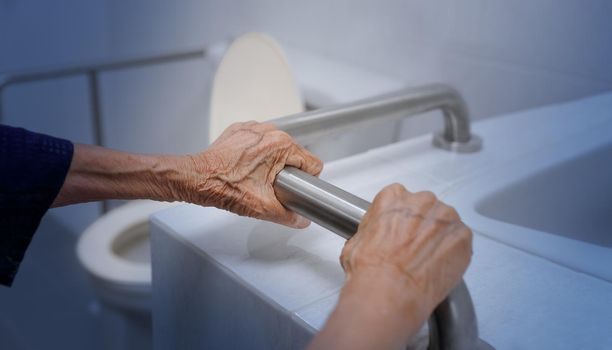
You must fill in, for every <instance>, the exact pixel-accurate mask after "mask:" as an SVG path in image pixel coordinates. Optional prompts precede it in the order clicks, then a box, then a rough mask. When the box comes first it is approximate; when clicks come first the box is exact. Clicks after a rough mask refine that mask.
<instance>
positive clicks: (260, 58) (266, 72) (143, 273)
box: [77, 33, 303, 349]
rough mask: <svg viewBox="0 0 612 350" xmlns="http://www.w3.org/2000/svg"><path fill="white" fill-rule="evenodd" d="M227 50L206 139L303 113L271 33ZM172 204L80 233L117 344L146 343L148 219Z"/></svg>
mask: <svg viewBox="0 0 612 350" xmlns="http://www.w3.org/2000/svg"><path fill="white" fill-rule="evenodd" d="M224 51H225V53H224V56H223V59H222V60H221V61H220V63H218V65H217V73H216V75H215V79H214V82H213V89H212V91H213V92H212V96H211V101H210V107H211V111H210V112H211V113H210V123H211V127H210V139H211V140H214V139H215V138H216V137H217V136H219V134H220V133H221V132H222V131H223V130H224V129H225V128H226V127H227V126H229V125H230V124H232V123H234V122H237V121H245V120H259V121H263V120H267V119H269V118H273V117H279V116H283V115H288V114H293V113H298V112H300V111H303V101H302V98H301V94H300V92H299V90H298V86H297V83H296V82H295V79H294V77H293V75H292V72H291V70H290V68H289V65H288V63H287V61H286V58H285V55H284V53H283V51H282V49H281V48H280V46H279V45H278V44H277V43H276V42H275V41H274V40H273V39H272V38H270V37H268V36H267V35H264V34H259V33H249V34H245V35H243V36H241V37H239V38H237V39H236V40H235V41H234V42H233V43H232V44H231V45H230V46H229V48H227V50H224ZM213 59H214V57H213ZM272 96H273V97H274V98H271V97H272ZM236 101H241V103H236ZM173 205H175V204H174V203H163V202H154V201H142V200H141V201H132V202H129V203H127V204H125V205H122V206H120V207H118V208H116V209H113V210H111V211H109V212H108V213H106V214H105V215H103V216H102V217H100V218H99V219H97V220H96V221H95V222H94V223H93V224H92V225H91V226H89V227H88V228H87V229H86V230H85V231H84V232H83V234H82V235H81V237H80V238H79V242H78V245H77V255H78V258H79V261H80V262H81V264H82V265H83V267H84V268H85V270H86V271H87V273H88V275H89V276H90V279H91V281H92V284H93V286H94V289H95V292H96V294H97V296H98V297H99V299H100V301H101V302H102V303H101V304H102V306H103V307H108V308H109V309H112V310H113V312H114V313H115V314H118V315H120V316H121V317H122V318H123V323H124V324H125V329H124V330H122V331H121V332H122V333H123V337H124V338H126V339H125V341H123V340H120V341H119V343H120V345H119V347H122V348H125V349H146V348H151V334H150V332H151V292H152V287H151V256H150V242H149V217H150V216H151V215H152V214H153V213H155V212H157V211H160V210H163V209H166V208H169V207H171V206H173ZM109 323H111V324H109ZM112 323H113V322H106V325H104V327H106V328H109V329H108V330H106V333H108V334H112V336H117V335H116V333H117V332H115V331H113V330H112V328H113V327H116V325H114V324H112ZM115 344H116V343H115ZM109 347H111V348H117V347H118V346H117V345H112V346H109Z"/></svg>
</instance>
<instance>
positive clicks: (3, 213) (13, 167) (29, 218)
mask: <svg viewBox="0 0 612 350" xmlns="http://www.w3.org/2000/svg"><path fill="white" fill-rule="evenodd" d="M73 152H74V146H73V144H72V143H71V142H70V141H67V140H62V139H58V138H54V137H51V136H46V135H42V134H37V133H33V132H30V131H27V130H24V129H20V128H13V127H9V126H4V125H0V284H4V285H7V286H10V285H11V283H12V282H13V278H14V277H15V273H16V272H17V268H18V267H19V263H20V262H21V260H22V259H23V256H24V254H25V251H26V249H27V248H28V245H29V244H30V241H31V240H32V237H33V236H34V232H35V231H36V229H37V228H38V224H39V223H40V220H41V218H42V217H43V215H44V214H45V213H46V212H47V210H48V209H49V207H50V206H51V204H52V203H53V200H54V199H55V197H56V196H57V194H58V193H59V190H60V189H61V187H62V185H63V184H64V179H65V178H66V174H67V173H68V168H69V167H70V162H71V161H72V154H73Z"/></svg>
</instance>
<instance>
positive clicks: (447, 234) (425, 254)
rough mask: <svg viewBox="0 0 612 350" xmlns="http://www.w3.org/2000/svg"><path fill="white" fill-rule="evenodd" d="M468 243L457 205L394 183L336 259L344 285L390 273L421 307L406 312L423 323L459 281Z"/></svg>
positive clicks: (468, 255)
mask: <svg viewBox="0 0 612 350" xmlns="http://www.w3.org/2000/svg"><path fill="white" fill-rule="evenodd" d="M471 242H472V232H471V230H470V229H469V228H468V227H467V226H466V225H465V224H464V223H463V222H462V221H461V219H460V218H459V215H458V214H457V212H456V211H455V209H453V208H452V207H449V206H448V205H446V204H444V203H442V202H440V201H439V200H438V199H437V198H436V196H435V195H434V194H432V193H431V192H419V193H410V192H408V191H407V190H406V189H405V188H404V187H403V186H402V185H399V184H393V185H390V186H387V187H385V188H384V189H383V190H382V191H381V192H380V193H379V194H378V195H377V196H376V198H375V199H374V201H373V203H372V205H371V207H370V208H369V210H368V211H367V213H366V215H365V216H364V218H363V220H362V222H361V224H360V225H359V230H358V232H357V233H356V234H355V236H354V237H352V238H351V239H350V240H348V241H347V243H346V245H345V247H344V249H343V251H342V255H341V257H340V261H341V264H342V266H343V268H344V269H345V271H346V274H347V284H349V283H350V281H351V279H359V276H362V275H363V276H369V277H367V279H368V280H369V281H370V282H369V283H370V284H372V283H373V282H374V281H372V279H377V280H378V277H373V276H389V280H393V281H394V282H393V283H396V284H397V285H400V286H402V288H403V289H404V291H405V292H406V293H409V294H412V295H413V296H414V295H415V296H416V299H417V300H418V301H419V302H418V303H417V307H418V308H419V310H414V309H411V310H410V312H411V315H406V316H407V317H415V316H416V317H419V318H420V319H419V320H418V321H419V322H420V323H422V322H424V321H425V320H426V319H427V317H429V315H430V314H431V312H432V311H433V309H434V308H435V307H436V306H437V305H438V304H439V303H440V302H441V301H442V300H443V299H444V298H445V297H446V296H447V295H448V293H449V292H450V291H451V289H452V288H453V287H454V286H455V285H456V284H457V283H458V282H459V280H460V278H461V276H462V275H463V273H464V272H465V270H466V268H467V266H468V264H469V262H470V259H471V254H472V245H471ZM381 280H384V278H382V279H381ZM366 283H367V282H366ZM372 288H373V289H372ZM370 289H371V290H375V289H376V287H371V288H370ZM415 293H416V294H415ZM413 307H414V305H413ZM415 311H416V313H415Z"/></svg>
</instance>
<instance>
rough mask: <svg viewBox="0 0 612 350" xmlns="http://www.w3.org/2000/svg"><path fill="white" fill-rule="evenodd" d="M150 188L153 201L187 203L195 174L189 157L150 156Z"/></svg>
mask: <svg viewBox="0 0 612 350" xmlns="http://www.w3.org/2000/svg"><path fill="white" fill-rule="evenodd" d="M147 162H148V163H149V169H150V174H151V177H150V184H151V185H150V186H151V192H152V196H153V197H155V198H151V199H155V200H160V201H167V202H175V201H183V202H189V198H188V195H189V193H191V192H192V190H193V188H194V184H193V182H194V181H193V180H194V175H195V174H196V173H197V172H196V171H195V169H194V168H193V166H192V161H191V159H190V158H189V156H166V155H163V156H150V157H149V159H148V160H147Z"/></svg>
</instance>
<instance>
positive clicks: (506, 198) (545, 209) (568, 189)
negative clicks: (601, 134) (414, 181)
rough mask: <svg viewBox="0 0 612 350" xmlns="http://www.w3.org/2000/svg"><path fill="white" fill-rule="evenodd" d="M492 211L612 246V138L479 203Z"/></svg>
mask: <svg viewBox="0 0 612 350" xmlns="http://www.w3.org/2000/svg"><path fill="white" fill-rule="evenodd" d="M476 211H477V212H478V213H479V214H482V215H484V216H486V217H489V218H492V219H495V220H499V221H504V222H507V223H511V224H514V225H519V226H524V227H527V228H531V229H534V230H538V231H544V232H549V233H551V234H555V235H559V236H563V237H567V238H570V239H574V240H579V241H583V242H586V243H591V244H595V245H600V246H606V247H612V143H609V144H606V145H604V146H601V147H598V148H596V149H594V150H592V151H590V152H588V153H586V154H583V155H581V156H579V157H576V158H574V159H571V160H567V161H564V162H562V163H561V164H558V165H556V166H553V167H551V168H548V169H545V170H542V171H539V172H537V173H536V174H534V175H531V176H528V177H526V178H524V179H522V180H520V181H518V182H516V183H514V184H511V185H510V186H507V187H505V188H503V189H502V190H499V191H497V192H495V193H493V194H491V195H489V196H487V197H485V198H483V199H482V200H480V201H479V202H478V203H476Z"/></svg>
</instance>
